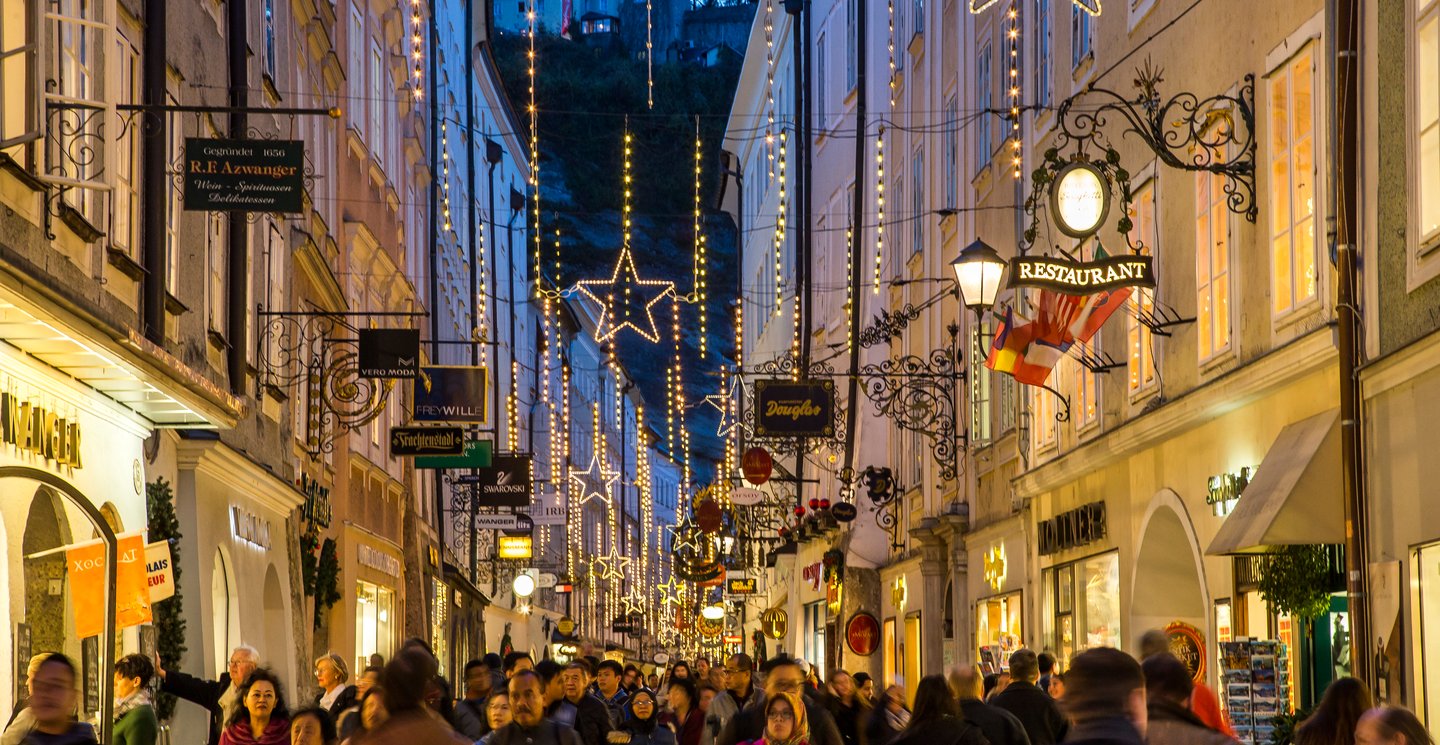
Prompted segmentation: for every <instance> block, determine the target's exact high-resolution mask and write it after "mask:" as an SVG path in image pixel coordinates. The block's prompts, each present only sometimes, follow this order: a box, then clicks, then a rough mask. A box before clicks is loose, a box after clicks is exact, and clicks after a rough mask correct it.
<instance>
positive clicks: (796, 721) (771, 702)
mask: <svg viewBox="0 0 1440 745" xmlns="http://www.w3.org/2000/svg"><path fill="white" fill-rule="evenodd" d="M809 743H810V719H809V718H808V717H807V716H806V715H805V701H804V700H803V699H801V698H800V694H798V693H776V694H774V695H773V696H770V697H769V698H768V699H766V701H765V734H764V736H762V737H761V738H760V739H758V740H751V741H750V742H748V743H743V744H742V745H809Z"/></svg>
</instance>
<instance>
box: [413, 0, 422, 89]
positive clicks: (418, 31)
mask: <svg viewBox="0 0 1440 745" xmlns="http://www.w3.org/2000/svg"><path fill="white" fill-rule="evenodd" d="M424 57H425V19H424V15H423V13H422V12H421V8H420V0H410V95H412V96H414V98H415V100H416V101H419V100H420V99H422V98H424V97H425V86H424V76H423V74H422V72H421V70H423V69H424V68H423V66H422V65H421V62H422V61H423V60H424Z"/></svg>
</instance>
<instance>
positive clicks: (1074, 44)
mask: <svg viewBox="0 0 1440 745" xmlns="http://www.w3.org/2000/svg"><path fill="white" fill-rule="evenodd" d="M1090 44H1091V40H1090V14H1089V13H1088V12H1086V11H1084V10H1081V9H1080V6H1079V5H1071V6H1070V69H1072V70H1078V69H1080V64H1081V63H1082V62H1084V61H1085V60H1087V59H1090V56H1091V55H1092V54H1093V53H1094V50H1093V49H1091V47H1090Z"/></svg>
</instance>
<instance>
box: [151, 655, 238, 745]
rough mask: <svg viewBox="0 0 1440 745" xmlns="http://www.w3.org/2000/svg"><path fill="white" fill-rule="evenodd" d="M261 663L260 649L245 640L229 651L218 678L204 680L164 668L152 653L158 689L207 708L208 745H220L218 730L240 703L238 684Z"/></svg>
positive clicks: (158, 657) (158, 656) (228, 719)
mask: <svg viewBox="0 0 1440 745" xmlns="http://www.w3.org/2000/svg"><path fill="white" fill-rule="evenodd" d="M259 664H260V653H259V652H256V651H255V648H254V647H252V646H250V645H248V644H241V645H240V646H238V647H236V648H235V649H234V650H232V651H231V652H230V661H229V663H228V664H227V665H226V671H225V672H223V673H221V674H220V679H219V680H203V679H201V678H196V677H192V676H190V675H186V674H185V673H182V672H179V671H178V670H175V671H169V672H167V671H166V670H165V668H164V667H162V666H161V665H160V655H158V654H157V655H155V674H156V675H158V676H160V690H161V691H163V692H165V693H170V694H174V695H175V696H178V697H180V698H183V699H185V700H186V701H190V702H192V703H196V704H199V705H201V706H203V707H205V708H206V709H209V710H210V739H209V740H207V745H219V742H220V730H221V729H222V728H223V727H224V724H225V722H228V721H230V717H231V716H232V715H234V713H235V710H236V709H238V708H239V707H240V687H241V686H243V685H245V681H247V680H249V679H250V674H251V673H253V672H255V668H256V667H258V666H259Z"/></svg>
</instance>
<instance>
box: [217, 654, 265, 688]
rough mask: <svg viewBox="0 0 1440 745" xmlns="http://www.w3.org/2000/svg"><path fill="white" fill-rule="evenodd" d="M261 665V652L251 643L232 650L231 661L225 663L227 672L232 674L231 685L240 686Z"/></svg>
mask: <svg viewBox="0 0 1440 745" xmlns="http://www.w3.org/2000/svg"><path fill="white" fill-rule="evenodd" d="M259 666H260V653H259V652H257V651H255V648H254V647H252V646H250V645H249V644H241V645H240V646H238V647H236V648H234V649H232V650H230V661H229V662H227V663H226V665H225V672H227V673H229V674H230V685H233V686H235V687H236V688H239V687H240V686H242V685H245V681H246V680H249V678H250V673H253V672H255V668H257V667H259Z"/></svg>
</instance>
